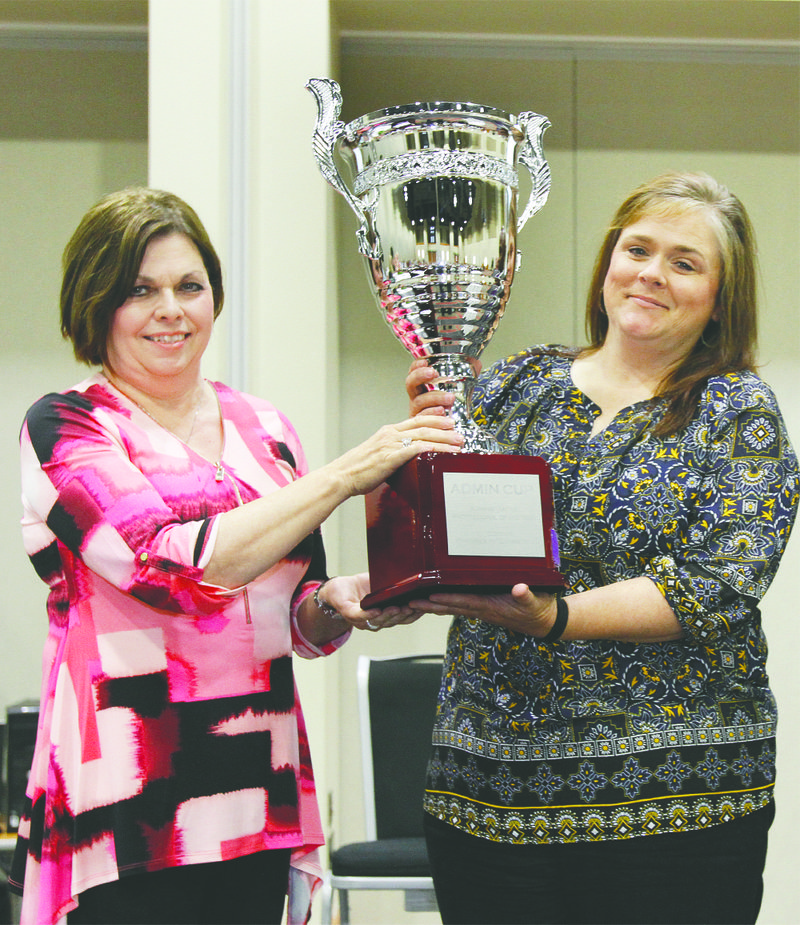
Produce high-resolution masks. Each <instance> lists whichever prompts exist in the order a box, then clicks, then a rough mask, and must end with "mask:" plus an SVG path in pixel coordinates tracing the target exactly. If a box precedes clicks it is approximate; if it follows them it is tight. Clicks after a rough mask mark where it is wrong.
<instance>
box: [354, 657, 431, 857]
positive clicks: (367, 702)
mask: <svg viewBox="0 0 800 925" xmlns="http://www.w3.org/2000/svg"><path fill="white" fill-rule="evenodd" d="M441 683H442V656H441V655H401V656H388V657H383V658H373V657H369V656H366V655H362V656H360V657H359V660H358V697H359V710H360V714H361V721H360V725H361V740H362V741H361V744H362V757H363V773H364V803H365V812H366V834H367V839H368V840H369V841H372V840H374V839H376V838H413V837H418V836H421V835H422V834H423V832H422V818H423V811H422V797H423V792H424V789H425V773H426V769H427V765H428V759H429V758H430V753H431V734H432V732H433V721H434V717H435V715H436V703H437V700H438V697H439V688H440V687H441Z"/></svg>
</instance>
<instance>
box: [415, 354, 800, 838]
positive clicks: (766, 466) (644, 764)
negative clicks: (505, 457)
mask: <svg viewBox="0 0 800 925" xmlns="http://www.w3.org/2000/svg"><path fill="white" fill-rule="evenodd" d="M574 356H575V352H574V351H572V352H570V351H568V350H566V349H564V348H547V347H533V348H531V349H530V350H527V351H525V352H523V353H520V354H518V355H516V356H513V357H510V358H508V359H507V360H503V361H501V362H499V363H497V364H495V366H493V367H492V368H491V369H489V370H488V371H487V372H486V373H484V374H483V375H482V376H481V378H480V381H479V384H478V387H477V388H476V394H475V409H476V412H475V416H476V418H477V420H478V421H479V423H481V424H483V425H484V426H487V427H488V428H489V429H491V430H492V431H493V432H494V433H495V434H496V435H497V437H498V439H499V441H500V443H501V444H502V445H503V447H504V448H505V449H506V450H507V451H508V452H512V453H525V454H531V455H538V456H542V457H544V458H545V459H546V460H547V461H548V462H549V464H550V466H551V467H552V472H553V492H554V502H555V509H556V527H557V532H558V536H559V542H560V549H561V571H562V573H563V575H564V576H565V578H566V581H567V593H568V594H569V593H576V592H579V591H583V590H587V589H590V588H595V587H599V586H602V585H607V584H611V583H613V582H616V581H622V580H625V579H628V578H635V577H639V576H643V575H644V576H647V577H648V578H650V579H651V580H652V581H653V582H654V583H655V584H656V585H657V586H658V588H659V590H660V591H661V593H662V594H663V595H664V597H665V598H666V600H667V601H668V602H669V604H670V606H671V607H672V609H673V610H674V612H675V614H676V616H677V618H678V620H679V621H680V623H681V625H682V627H683V631H684V635H683V637H682V638H681V639H680V640H678V641H673V642H663V643H647V644H637V643H624V642H615V641H613V640H592V641H561V642H557V643H553V644H545V643H543V642H542V641H540V640H537V639H536V638H534V637H533V636H529V635H525V634H521V633H517V632H514V631H511V630H507V629H504V628H502V627H497V626H494V625H491V624H488V623H484V622H482V621H477V620H467V619H465V618H463V617H456V618H455V619H454V620H453V623H452V626H451V629H450V633H449V638H448V646H447V654H446V659H445V675H444V682H443V687H442V693H441V696H440V703H439V708H438V714H437V720H436V728H435V730H434V752H433V757H432V760H431V762H430V767H429V772H428V781H427V789H426V796H425V808H426V811H427V812H429V813H431V814H432V815H434V816H437V817H438V818H440V819H442V820H444V821H447V822H449V823H451V824H452V825H454V826H456V827H458V828H459V829H462V830H463V831H466V832H469V833H471V834H474V835H478V836H480V837H483V838H487V839H491V840H494V841H502V842H518V843H530V842H540V843H552V842H569V841H594V840H598V839H618V838H627V837H630V836H632V835H649V834H656V833H661V832H669V831H680V830H691V829H701V828H705V827H706V826H710V825H716V824H719V823H722V822H725V821H728V820H730V819H734V818H736V817H739V816H741V815H743V814H745V813H748V812H751V811H753V810H755V809H759V808H761V807H763V806H765V805H767V804H768V803H769V801H770V800H771V799H772V796H773V788H774V783H775V738H774V737H775V724H776V718H777V713H776V706H775V700H774V697H773V695H772V692H771V691H770V688H769V681H768V677H767V672H766V657H767V645H766V640H765V638H764V633H763V631H762V626H761V615H760V612H759V609H758V603H759V600H760V599H761V597H762V596H763V594H764V592H765V591H766V590H767V588H768V587H769V584H770V582H771V581H772V579H773V577H774V575H775V572H776V570H777V568H778V564H779V562H780V558H781V555H782V553H783V551H784V548H785V546H786V543H787V540H788V539H789V533H790V530H791V527H792V523H793V521H794V518H795V514H796V511H797V506H798V466H797V459H796V457H795V454H794V451H793V449H792V446H791V444H790V442H789V438H788V436H787V433H786V428H785V425H784V422H783V419H782V417H781V414H780V410H779V409H778V405H777V402H776V399H775V396H774V394H773V393H772V391H771V389H770V388H769V386H767V385H766V384H765V383H764V382H763V380H761V379H760V378H759V377H758V376H757V375H756V374H754V373H752V372H741V373H731V374H728V375H725V376H719V377H714V378H712V379H710V380H709V382H708V384H707V387H706V388H705V391H704V392H703V394H702V396H701V398H700V401H699V404H698V408H697V412H696V414H695V415H694V417H693V418H692V420H691V422H690V423H689V425H688V426H687V427H686V428H685V429H683V430H682V431H680V432H679V433H677V434H675V435H673V436H670V437H665V438H661V437H656V436H654V435H653V433H652V425H653V423H654V422H656V421H658V420H659V419H660V418H661V416H662V415H663V414H664V412H665V410H666V406H665V403H664V402H663V401H661V400H658V399H654V400H652V401H646V402H640V403H637V404H635V405H632V406H630V407H629V408H626V409H624V410H623V411H621V412H620V413H619V414H618V415H617V417H616V418H615V419H614V421H613V422H612V423H611V424H609V425H608V426H607V427H606V428H605V430H603V431H602V432H600V433H599V434H597V435H596V436H594V437H592V436H591V430H592V424H593V421H594V419H595V418H596V416H597V415H598V414H599V413H600V409H599V408H598V407H597V406H596V405H595V404H594V403H593V402H592V401H590V400H589V399H588V398H587V397H586V396H585V395H584V394H583V393H582V392H581V391H580V390H579V389H578V388H577V387H576V386H575V384H574V383H573V381H572V378H571V374H570V369H571V363H572V359H573V357H574Z"/></svg>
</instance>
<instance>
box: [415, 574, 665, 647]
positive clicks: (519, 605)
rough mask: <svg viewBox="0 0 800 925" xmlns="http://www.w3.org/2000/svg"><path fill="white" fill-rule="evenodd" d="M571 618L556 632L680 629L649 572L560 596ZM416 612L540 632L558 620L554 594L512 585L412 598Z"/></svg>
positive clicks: (613, 634) (571, 635)
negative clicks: (498, 590)
mask: <svg viewBox="0 0 800 925" xmlns="http://www.w3.org/2000/svg"><path fill="white" fill-rule="evenodd" d="M564 601H565V602H566V604H567V607H568V610H569V618H568V620H567V625H566V627H565V629H564V632H563V633H562V634H561V636H560V637H559V638H561V639H565V640H571V639H616V640H619V641H620V642H666V641H668V640H670V639H680V638H681V637H682V636H683V630H682V628H681V625H680V623H679V622H678V620H677V618H676V616H675V614H674V612H673V610H672V608H671V607H670V606H669V604H668V603H667V602H666V600H665V599H664V596H663V595H662V594H661V592H660V591H659V589H658V588H657V587H656V585H655V584H654V582H653V581H651V580H650V579H649V578H645V577H641V578H630V579H627V580H625V581H618V582H616V583H615V584H611V585H606V586H604V587H602V588H592V589H591V590H589V591H580V592H578V593H577V594H570V595H567V596H565V597H564ZM409 606H411V607H412V608H413V609H415V610H417V611H419V612H420V613H435V614H452V615H461V616H464V617H467V618H470V619H475V620H483V621H485V622H486V623H494V624H496V625H497V626H504V627H506V628H507V629H510V630H514V631H515V632H518V633H527V634H528V635H530V636H536V637H538V638H543V637H544V636H546V635H547V634H548V633H549V632H550V630H551V629H552V627H553V625H554V623H555V620H556V598H555V596H554V595H552V594H545V593H540V592H536V591H531V590H530V588H529V587H528V586H527V585H525V584H518V585H515V586H514V588H513V589H512V591H511V593H510V594H498V595H487V596H482V595H477V594H433V595H431V597H430V600H425V601H412V602H411V604H410V605H409Z"/></svg>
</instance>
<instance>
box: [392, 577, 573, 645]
mask: <svg viewBox="0 0 800 925" xmlns="http://www.w3.org/2000/svg"><path fill="white" fill-rule="evenodd" d="M409 606H410V607H412V608H413V609H414V610H418V611H419V613H420V614H423V613H434V614H442V615H452V616H463V617H467V618H468V619H470V620H483V621H484V622H486V623H494V624H495V625H497V626H505V627H506V628H507V629H510V630H514V631H515V632H518V633H527V634H528V635H529V636H537V637H542V636H546V635H547V634H548V632H549V631H550V629H551V628H552V626H553V624H554V623H555V619H556V599H555V596H554V595H552V594H548V593H545V592H540V591H531V589H530V588H529V587H528V586H527V585H525V584H518V585H514V587H513V588H512V589H511V593H510V594H432V595H431V596H430V598H429V599H428V600H419V601H411V602H410V604H409Z"/></svg>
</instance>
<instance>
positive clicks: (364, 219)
mask: <svg viewBox="0 0 800 925" xmlns="http://www.w3.org/2000/svg"><path fill="white" fill-rule="evenodd" d="M306 89H307V90H310V91H311V93H312V94H313V95H314V99H316V101H317V122H316V125H315V126H314V135H313V137H312V146H313V149H314V157H315V158H316V161H317V166H318V167H319V169H320V173H321V174H322V176H323V177H325V179H326V180H327V181H328V183H330V185H331V186H332V187H333V188H334V189H335V190H336V191H337V192H339V193H341V194H342V196H344V198H345V199H346V200H347V204H348V205H349V206H350V208H351V209H352V210H353V211H354V212H355V214H356V218H358V220H359V221H360V222H361V225H360V226H359V228H358V231H356V238H357V239H358V249H359V251H360V252H361V253H362V254H364V256H365V257H372V258H375V259H379V258H380V257H381V253H380V245H378V246H377V248H376V247H372V246H370V244H369V240H368V236H369V228H370V223H369V218H368V216H369V213H368V212H365V211H364V207H363V205H362V203H361V202H360V201H359V200H358V199H357V198H356V197H355V196H354V195H353V193H351V192H350V188H349V187H348V186H347V184H346V183H345V182H344V180H343V179H342V175H341V174H340V173H339V168H338V167H337V166H336V162H335V161H334V156H333V152H334V149H335V147H336V142H337V141H339V139H340V138H343V137H345V124H344V122H342V121H341V120H340V119H339V116H340V115H341V112H342V91H341V88H340V87H339V84H338V83H336V81H335V80H330V79H329V78H327V77H312V78H311V79H310V80H309V81H308V83H306Z"/></svg>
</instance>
